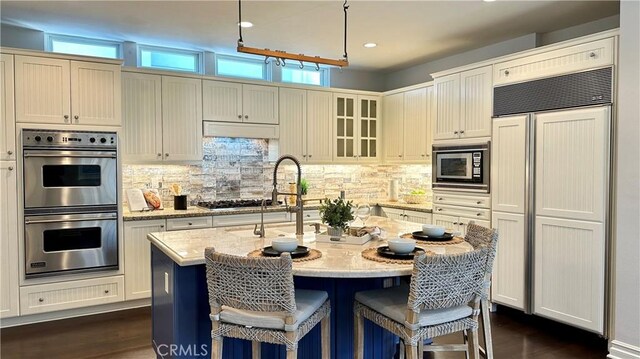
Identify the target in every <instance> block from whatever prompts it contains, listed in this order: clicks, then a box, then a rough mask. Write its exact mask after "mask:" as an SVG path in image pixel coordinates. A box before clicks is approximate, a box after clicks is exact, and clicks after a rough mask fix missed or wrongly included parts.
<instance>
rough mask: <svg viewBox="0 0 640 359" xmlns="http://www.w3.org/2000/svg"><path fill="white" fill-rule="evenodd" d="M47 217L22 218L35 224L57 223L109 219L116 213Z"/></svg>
mask: <svg viewBox="0 0 640 359" xmlns="http://www.w3.org/2000/svg"><path fill="white" fill-rule="evenodd" d="M46 217H50V216H46ZM56 217H58V218H49V219H46V218H45V219H35V220H32V219H29V218H25V219H24V224H36V223H59V222H82V221H104V220H110V219H116V218H117V217H118V215H117V214H115V213H114V214H100V215H95V216H87V217H70V218H60V217H59V216H56Z"/></svg>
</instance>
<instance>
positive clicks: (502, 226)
mask: <svg viewBox="0 0 640 359" xmlns="http://www.w3.org/2000/svg"><path fill="white" fill-rule="evenodd" d="M491 223H493V227H494V228H496V229H497V230H498V233H499V235H500V240H498V251H497V255H496V259H495V262H494V264H493V275H492V277H491V301H492V302H495V303H499V304H504V305H507V306H510V307H513V308H518V309H520V310H524V309H525V305H526V303H525V288H526V278H525V276H526V267H527V260H526V253H527V243H526V237H525V226H524V214H521V213H503V212H493V213H492V215H491Z"/></svg>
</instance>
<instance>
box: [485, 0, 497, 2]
mask: <svg viewBox="0 0 640 359" xmlns="http://www.w3.org/2000/svg"><path fill="white" fill-rule="evenodd" d="M482 1H484V2H494V1H496V0H482Z"/></svg>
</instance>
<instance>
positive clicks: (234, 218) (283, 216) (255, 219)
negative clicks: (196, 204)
mask: <svg viewBox="0 0 640 359" xmlns="http://www.w3.org/2000/svg"><path fill="white" fill-rule="evenodd" d="M290 220H291V216H290V215H289V213H287V212H269V213H265V214H264V223H282V222H289V221H290ZM256 223H260V213H247V214H230V215H219V216H213V226H214V227H229V226H240V225H246V224H256Z"/></svg>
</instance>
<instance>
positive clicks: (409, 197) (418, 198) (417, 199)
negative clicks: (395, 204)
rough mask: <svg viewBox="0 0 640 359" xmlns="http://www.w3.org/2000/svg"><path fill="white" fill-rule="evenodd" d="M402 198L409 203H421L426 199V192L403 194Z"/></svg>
mask: <svg viewBox="0 0 640 359" xmlns="http://www.w3.org/2000/svg"><path fill="white" fill-rule="evenodd" d="M402 199H404V201H405V202H407V203H409V204H423V203H425V202H426V201H427V195H426V194H405V195H404V196H403V197H402Z"/></svg>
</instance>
